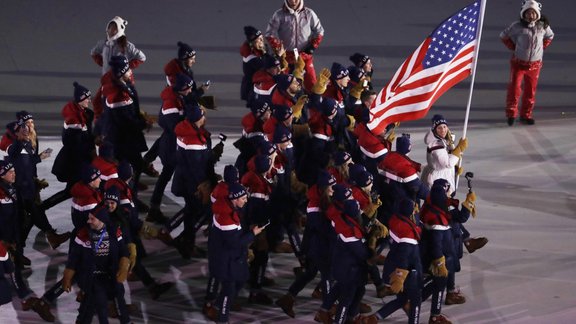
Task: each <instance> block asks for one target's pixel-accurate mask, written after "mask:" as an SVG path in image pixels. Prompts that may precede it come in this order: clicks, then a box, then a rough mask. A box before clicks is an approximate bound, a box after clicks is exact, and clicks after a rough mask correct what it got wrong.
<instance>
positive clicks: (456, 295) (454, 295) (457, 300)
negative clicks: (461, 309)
mask: <svg viewBox="0 0 576 324" xmlns="http://www.w3.org/2000/svg"><path fill="white" fill-rule="evenodd" d="M465 302H466V296H464V294H462V293H461V292H460V289H457V290H454V291H449V292H447V293H446V300H445V301H444V303H445V304H446V305H456V304H464V303H465Z"/></svg>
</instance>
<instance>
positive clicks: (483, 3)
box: [455, 0, 487, 189]
mask: <svg viewBox="0 0 576 324" xmlns="http://www.w3.org/2000/svg"><path fill="white" fill-rule="evenodd" d="M486 1H487V0H480V15H479V16H478V20H479V21H478V30H477V31H476V50H475V51H474V61H473V63H472V79H471V80H470V93H469V94H468V104H467V105H466V116H465V117H464V130H463V131H462V138H466V133H467V131H468V118H469V117H470V106H471V105H472V94H473V93H474V80H475V79H476V65H477V63H478V53H480V40H481V39H482V27H483V25H484V11H485V10H486ZM462 159H463V155H462V157H461V158H460V161H458V167H459V168H460V167H461V166H462ZM459 178H460V177H458V175H456V182H455V184H456V189H458V180H459Z"/></svg>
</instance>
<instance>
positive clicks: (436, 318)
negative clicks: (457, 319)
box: [428, 314, 452, 324]
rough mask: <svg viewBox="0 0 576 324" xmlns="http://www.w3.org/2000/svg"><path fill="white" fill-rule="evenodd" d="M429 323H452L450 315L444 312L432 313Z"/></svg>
mask: <svg viewBox="0 0 576 324" xmlns="http://www.w3.org/2000/svg"><path fill="white" fill-rule="evenodd" d="M428 324H452V322H451V321H450V320H449V319H448V317H447V316H446V315H444V314H438V315H430V319H429V320H428Z"/></svg>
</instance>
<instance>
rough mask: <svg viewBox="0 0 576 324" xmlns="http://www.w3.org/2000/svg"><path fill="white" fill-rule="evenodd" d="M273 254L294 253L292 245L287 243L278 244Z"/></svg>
mask: <svg viewBox="0 0 576 324" xmlns="http://www.w3.org/2000/svg"><path fill="white" fill-rule="evenodd" d="M273 252H274V253H294V250H293V249H292V245H290V243H288V242H280V243H278V244H277V245H276V246H275V247H274V250H273Z"/></svg>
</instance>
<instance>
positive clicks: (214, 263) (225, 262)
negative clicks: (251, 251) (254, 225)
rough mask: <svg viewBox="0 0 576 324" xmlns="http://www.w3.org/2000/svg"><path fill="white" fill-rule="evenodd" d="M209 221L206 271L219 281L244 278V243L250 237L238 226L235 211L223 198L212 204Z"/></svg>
mask: <svg viewBox="0 0 576 324" xmlns="http://www.w3.org/2000/svg"><path fill="white" fill-rule="evenodd" d="M212 211H213V212H214V218H213V223H212V225H211V226H210V236H209V238H208V265H209V269H210V275H211V276H213V277H214V278H216V279H218V280H220V281H246V280H248V245H250V243H252V241H253V240H254V234H253V233H252V231H250V230H246V229H244V228H242V225H241V224H240V216H239V215H238V212H237V211H236V210H234V209H233V208H232V206H231V205H230V201H229V200H227V199H225V200H223V201H217V202H216V203H214V204H213V205H212Z"/></svg>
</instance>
